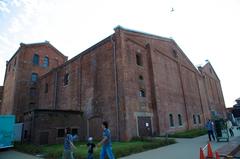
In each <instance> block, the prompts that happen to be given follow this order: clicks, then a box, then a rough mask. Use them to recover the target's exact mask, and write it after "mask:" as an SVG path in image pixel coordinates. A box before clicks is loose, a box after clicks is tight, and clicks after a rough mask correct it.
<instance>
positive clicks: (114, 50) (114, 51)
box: [111, 35, 120, 141]
mask: <svg viewBox="0 0 240 159" xmlns="http://www.w3.org/2000/svg"><path fill="white" fill-rule="evenodd" d="M111 43H112V46H113V68H114V86H115V105H116V112H117V124H116V126H117V140H118V141H120V131H119V98H118V81H117V63H116V42H115V41H114V40H113V35H112V36H111Z"/></svg>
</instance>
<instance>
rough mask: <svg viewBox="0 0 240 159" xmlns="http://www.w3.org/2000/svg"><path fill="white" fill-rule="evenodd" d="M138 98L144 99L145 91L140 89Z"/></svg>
mask: <svg viewBox="0 0 240 159" xmlns="http://www.w3.org/2000/svg"><path fill="white" fill-rule="evenodd" d="M139 96H140V97H146V93H145V90H143V89H141V90H140V91H139Z"/></svg>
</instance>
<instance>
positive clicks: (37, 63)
mask: <svg viewBox="0 0 240 159" xmlns="http://www.w3.org/2000/svg"><path fill="white" fill-rule="evenodd" d="M33 64H34V65H39V55H38V54H34V55H33Z"/></svg>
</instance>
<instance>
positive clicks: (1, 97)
mask: <svg viewBox="0 0 240 159" xmlns="http://www.w3.org/2000/svg"><path fill="white" fill-rule="evenodd" d="M2 100H3V86H0V110H1V107H2Z"/></svg>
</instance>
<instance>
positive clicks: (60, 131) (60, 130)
mask: <svg viewBox="0 0 240 159" xmlns="http://www.w3.org/2000/svg"><path fill="white" fill-rule="evenodd" d="M64 134H65V130H64V129H58V135H57V137H64Z"/></svg>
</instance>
